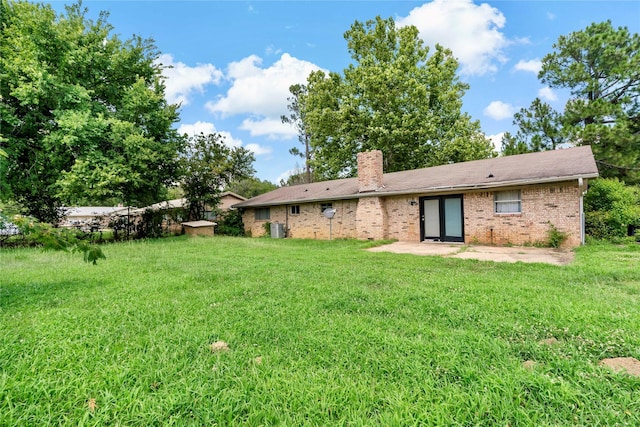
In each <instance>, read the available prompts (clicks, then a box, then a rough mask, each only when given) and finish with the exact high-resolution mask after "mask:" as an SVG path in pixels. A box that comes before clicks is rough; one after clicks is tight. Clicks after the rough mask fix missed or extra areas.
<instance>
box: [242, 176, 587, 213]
mask: <svg viewBox="0 0 640 427" xmlns="http://www.w3.org/2000/svg"><path fill="white" fill-rule="evenodd" d="M597 177H598V173H597V172H592V173H586V174H577V175H569V176H554V177H547V178H539V179H516V180H510V181H501V182H495V183H494V182H487V183H482V184H473V185H469V184H462V185H449V186H440V187H428V188H411V189H407V190H398V191H385V190H384V189H381V190H378V191H372V192H367V193H354V194H346V195H342V196H331V197H318V198H313V199H291V200H279V201H271V202H265V203H256V204H244V206H240V205H242V204H243V203H244V202H243V203H238V204H235V205H232V207H233V208H263V207H270V206H279V205H292V204H298V203H317V202H326V201H329V200H349V199H360V198H364V197H380V196H385V197H386V196H404V195H409V194H432V193H442V192H459V191H473V190H487V189H490V188H503V187H514V186H521V185H536V184H548V183H551V182H565V181H575V180H578V179H580V178H582V179H591V178H597Z"/></svg>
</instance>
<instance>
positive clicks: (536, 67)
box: [514, 58, 542, 74]
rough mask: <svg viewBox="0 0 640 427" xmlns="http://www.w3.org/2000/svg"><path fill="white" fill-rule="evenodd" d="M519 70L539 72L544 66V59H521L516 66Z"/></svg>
mask: <svg viewBox="0 0 640 427" xmlns="http://www.w3.org/2000/svg"><path fill="white" fill-rule="evenodd" d="M514 68H515V69H516V70H517V71H527V72H530V73H535V74H538V72H539V71H540V69H541V68H542V61H540V60H539V59H537V58H536V59H531V60H529V61H523V60H520V61H518V63H517V64H516V65H515V67H514Z"/></svg>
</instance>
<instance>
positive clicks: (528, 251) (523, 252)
mask: <svg viewBox="0 0 640 427" xmlns="http://www.w3.org/2000/svg"><path fill="white" fill-rule="evenodd" d="M368 250H369V251H371V252H393V253H398V254H413V255H426V256H429V255H430V256H442V257H449V258H460V259H477V260H481V261H494V262H538V263H546V264H553V265H566V264H569V263H570V262H571V261H573V256H574V253H573V252H572V251H569V250H562V249H551V248H530V247H523V246H509V247H507V246H480V245H464V244H461V243H459V244H456V243H438V242H435V243H434V242H420V243H412V242H394V243H391V244H388V245H383V246H377V247H375V248H370V249H368Z"/></svg>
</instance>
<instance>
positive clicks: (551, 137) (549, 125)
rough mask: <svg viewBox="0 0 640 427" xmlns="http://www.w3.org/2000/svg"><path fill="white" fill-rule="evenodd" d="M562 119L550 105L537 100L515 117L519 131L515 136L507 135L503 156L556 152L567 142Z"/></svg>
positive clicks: (504, 140)
mask: <svg viewBox="0 0 640 427" xmlns="http://www.w3.org/2000/svg"><path fill="white" fill-rule="evenodd" d="M561 119H562V118H561V116H560V114H559V113H558V112H557V111H555V110H554V109H553V108H552V107H551V106H550V105H549V104H547V103H546V102H543V101H541V100H540V99H539V98H536V99H535V100H534V101H533V102H532V103H531V105H530V106H529V108H522V109H521V110H520V111H519V112H517V113H516V114H515V115H514V118H513V124H514V125H516V126H518V131H517V133H516V134H515V135H511V134H510V133H505V135H504V137H503V139H502V154H504V155H512V154H524V153H530V152H536V151H546V150H555V149H556V148H558V147H559V146H560V145H562V144H564V143H566V142H567V140H566V137H565V136H564V135H563V133H562V125H561Z"/></svg>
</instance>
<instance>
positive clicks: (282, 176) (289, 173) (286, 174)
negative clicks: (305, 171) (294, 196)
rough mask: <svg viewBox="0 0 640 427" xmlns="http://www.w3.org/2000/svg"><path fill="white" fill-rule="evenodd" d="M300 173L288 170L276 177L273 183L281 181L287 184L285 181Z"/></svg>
mask: <svg viewBox="0 0 640 427" xmlns="http://www.w3.org/2000/svg"><path fill="white" fill-rule="evenodd" d="M300 172H301V169H289V170H287V171H284V172H282V173H281V174H280V175H278V177H277V178H276V180H275V182H276V184H279V183H280V182H281V181H284V182H287V179H289V177H290V176H292V175H295V174H298V173H300Z"/></svg>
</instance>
